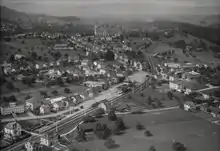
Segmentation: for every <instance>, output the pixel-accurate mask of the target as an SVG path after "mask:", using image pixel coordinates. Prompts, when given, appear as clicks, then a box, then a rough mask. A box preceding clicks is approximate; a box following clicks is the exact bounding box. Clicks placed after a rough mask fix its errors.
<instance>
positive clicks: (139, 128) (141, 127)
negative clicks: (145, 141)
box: [136, 122, 144, 130]
mask: <svg viewBox="0 0 220 151" xmlns="http://www.w3.org/2000/svg"><path fill="white" fill-rule="evenodd" d="M136 129H137V130H143V129H144V126H143V125H142V124H141V123H139V122H138V123H137V125H136Z"/></svg>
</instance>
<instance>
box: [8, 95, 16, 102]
mask: <svg viewBox="0 0 220 151" xmlns="http://www.w3.org/2000/svg"><path fill="white" fill-rule="evenodd" d="M8 100H9V101H12V102H17V101H18V100H17V98H16V97H15V96H14V95H11V96H9V98H8Z"/></svg>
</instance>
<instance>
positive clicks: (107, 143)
mask: <svg viewBox="0 0 220 151" xmlns="http://www.w3.org/2000/svg"><path fill="white" fill-rule="evenodd" d="M104 145H105V147H106V148H108V149H111V148H114V147H115V145H116V144H115V141H114V140H113V139H111V138H109V139H107V140H106V141H105V143H104Z"/></svg>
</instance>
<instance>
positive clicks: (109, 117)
mask: <svg viewBox="0 0 220 151" xmlns="http://www.w3.org/2000/svg"><path fill="white" fill-rule="evenodd" d="M108 119H109V120H110V121H116V120H117V116H116V114H115V111H114V110H111V111H110V112H109V113H108Z"/></svg>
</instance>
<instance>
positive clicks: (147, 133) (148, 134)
mask: <svg viewBox="0 0 220 151" xmlns="http://www.w3.org/2000/svg"><path fill="white" fill-rule="evenodd" d="M144 134H145V136H147V137H151V136H153V134H152V133H151V132H150V131H149V130H146V131H144Z"/></svg>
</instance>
